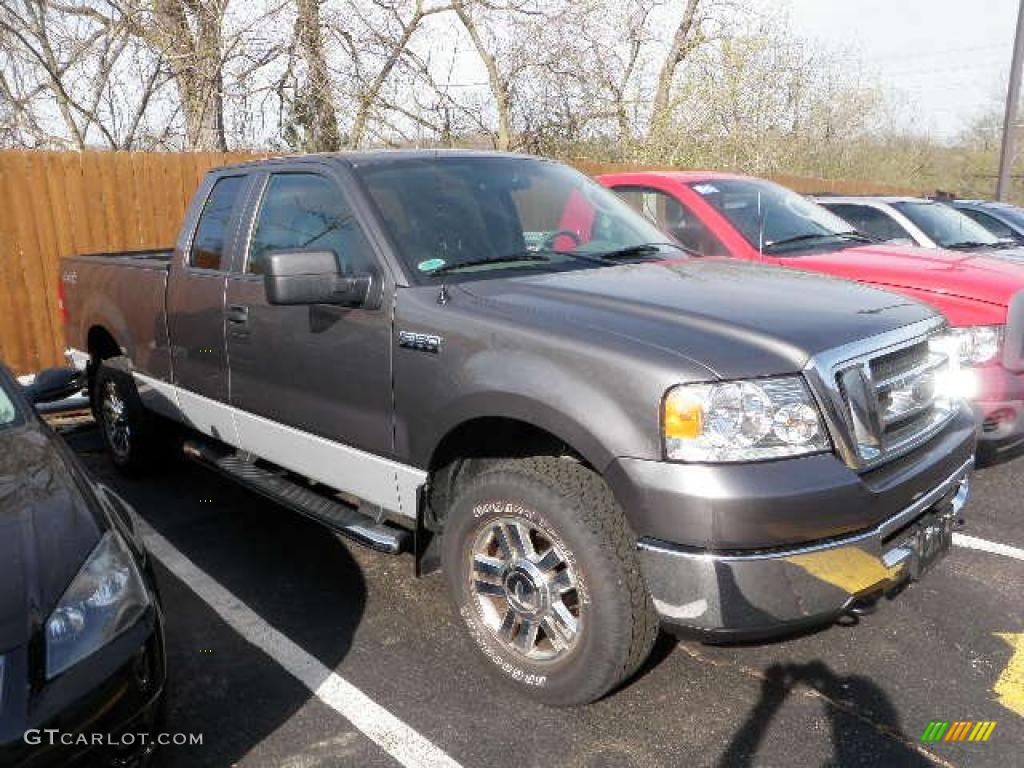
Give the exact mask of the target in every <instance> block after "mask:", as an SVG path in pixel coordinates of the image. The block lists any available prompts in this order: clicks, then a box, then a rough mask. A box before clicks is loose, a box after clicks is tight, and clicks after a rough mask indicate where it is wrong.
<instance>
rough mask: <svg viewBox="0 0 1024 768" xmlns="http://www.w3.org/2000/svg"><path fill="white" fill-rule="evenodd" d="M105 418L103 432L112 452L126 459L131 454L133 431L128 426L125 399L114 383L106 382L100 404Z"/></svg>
mask: <svg viewBox="0 0 1024 768" xmlns="http://www.w3.org/2000/svg"><path fill="white" fill-rule="evenodd" d="M100 413H101V415H102V418H103V431H104V432H105V433H106V436H107V443H108V444H109V445H110V450H111V451H113V452H114V455H115V456H117V458H119V459H125V458H127V457H128V455H129V454H130V453H131V446H132V429H131V426H130V425H129V424H128V412H127V407H126V406H125V402H124V398H123V397H121V393H120V392H119V391H118V389H117V384H116V383H115V382H113V381H108V382H106V385H105V386H104V387H103V400H102V401H101V404H100Z"/></svg>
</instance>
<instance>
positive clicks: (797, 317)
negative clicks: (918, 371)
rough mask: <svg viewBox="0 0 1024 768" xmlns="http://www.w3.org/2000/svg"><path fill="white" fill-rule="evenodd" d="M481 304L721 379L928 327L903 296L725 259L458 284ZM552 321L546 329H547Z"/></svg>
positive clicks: (926, 312)
mask: <svg viewBox="0 0 1024 768" xmlns="http://www.w3.org/2000/svg"><path fill="white" fill-rule="evenodd" d="M463 288H464V289H465V290H466V291H468V292H469V293H471V294H473V295H474V296H476V297H477V298H478V299H480V300H482V301H483V302H485V303H486V304H489V305H491V306H493V307H495V308H500V309H502V310H504V312H505V313H514V314H516V315H517V316H518V317H522V318H524V319H525V318H528V317H530V316H533V317H536V316H543V318H544V319H543V321H541V322H542V324H543V326H544V327H546V328H547V329H549V330H551V331H553V332H556V333H557V331H558V328H559V325H561V324H572V325H574V326H576V327H586V328H588V329H589V330H591V331H593V332H596V333H597V334H598V335H597V340H598V344H604V343H608V344H611V343H613V342H615V341H616V340H622V339H625V340H627V341H628V342H630V343H632V344H634V345H635V346H636V347H637V348H641V347H644V346H646V347H649V348H651V347H653V348H658V349H660V350H663V351H668V352H671V353H673V354H675V355H677V356H681V357H684V358H687V359H688V360H690V361H691V362H696V363H698V364H699V365H701V366H703V367H704V368H707V369H708V370H710V371H711V372H712V373H713V374H715V375H717V376H719V377H721V378H739V377H745V376H764V375H770V374H777V373H793V372H795V371H799V370H801V369H802V368H803V367H804V365H805V364H806V362H807V360H808V358H809V357H810V356H812V355H815V354H817V353H819V352H822V351H824V350H827V349H831V348H835V347H838V346H841V345H843V344H847V343H850V342H854V341H859V340H862V339H866V338H868V337H871V336H875V335H877V334H880V333H885V332H887V331H891V330H894V329H896V328H900V327H903V326H906V325H910V324H912V323H915V322H919V321H921V320H925V319H928V318H933V317H935V314H934V313H933V312H932V311H931V310H930V309H928V308H927V307H925V306H924V305H922V304H920V303H918V302H916V301H913V300H911V299H908V298H906V297H903V296H899V295H896V294H892V293H888V292H886V291H879V290H876V289H873V288H869V287H867V286H862V285H857V284H856V283H850V282H847V281H843V280H833V279H829V278H825V277H821V276H819V275H813V274H809V273H803V272H794V271H792V270H785V269H778V268H775V267H764V266H760V265H755V264H750V263H746V262H739V261H734V260H730V259H711V258H705V259H686V260H678V261H664V262H645V263H642V264H630V265H623V266H617V267H606V268H600V269H587V270H578V271H572V272H561V273H554V274H544V275H537V276H531V277H516V278H506V279H496V280H483V281H474V282H471V283H464V284H463ZM552 320H554V322H552Z"/></svg>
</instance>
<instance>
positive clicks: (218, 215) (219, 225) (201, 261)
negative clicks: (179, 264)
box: [188, 176, 245, 270]
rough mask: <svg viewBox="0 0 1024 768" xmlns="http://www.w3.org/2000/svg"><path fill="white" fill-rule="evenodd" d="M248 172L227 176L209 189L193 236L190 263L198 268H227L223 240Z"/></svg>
mask: <svg viewBox="0 0 1024 768" xmlns="http://www.w3.org/2000/svg"><path fill="white" fill-rule="evenodd" d="M244 182H245V176H225V177H223V178H221V179H218V180H217V182H216V183H215V184H214V185H213V189H211V190H210V194H209V195H208V196H207V197H206V202H205V203H204V204H203V211H202V213H200V214H199V225H198V226H197V227H196V233H195V236H194V237H193V238H192V248H191V250H190V251H189V254H188V264H189V266H190V267H195V268H196V269H216V270H219V269H222V268H224V244H225V240H226V233H227V231H228V224H229V223H230V221H231V216H232V214H233V213H234V210H235V205H236V204H237V203H238V197H239V195H240V194H241V192H242V187H243V185H244Z"/></svg>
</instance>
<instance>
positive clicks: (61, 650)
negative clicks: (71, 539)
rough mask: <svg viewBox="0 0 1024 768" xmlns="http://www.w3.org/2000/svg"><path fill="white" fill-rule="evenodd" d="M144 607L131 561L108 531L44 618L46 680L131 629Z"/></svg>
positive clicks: (146, 603) (145, 595)
mask: <svg viewBox="0 0 1024 768" xmlns="http://www.w3.org/2000/svg"><path fill="white" fill-rule="evenodd" d="M148 606H149V594H148V593H147V592H146V587H145V585H144V583H143V581H142V575H141V574H140V573H139V569H138V567H137V566H136V564H135V559H134V558H133V557H132V553H131V552H130V551H129V549H128V546H127V545H126V544H125V543H124V540H123V539H122V538H121V536H120V534H118V533H117V532H116V531H108V532H107V533H106V534H104V536H103V538H102V539H100V542H99V544H97V545H96V548H95V549H93V551H92V553H91V554H90V555H89V557H88V559H87V560H86V561H85V564H84V565H83V566H82V568H81V569H80V570H79V571H78V574H77V575H76V576H75V578H74V579H73V580H72V582H71V585H70V586H69V587H68V588H67V590H66V591H65V592H64V595H63V597H61V599H60V602H59V603H58V604H57V607H56V608H54V610H53V613H51V614H50V618H49V619H47V620H46V676H47V678H52V677H55V676H56V675H59V674H60V673H61V672H63V671H64V670H65V669H67V668H68V667H70V666H71V665H73V664H75V663H77V662H79V661H81V660H82V659H84V658H85V657H86V656H88V655H90V654H92V653H94V652H96V651H97V650H99V649H100V648H102V647H103V646H104V645H106V644H107V643H109V642H110V641H111V640H112V639H114V638H115V637H116V636H117V635H119V634H120V633H121V632H123V631H124V630H126V629H128V628H129V627H131V626H132V625H133V624H134V623H135V622H136V621H138V619H139V617H140V616H141V615H142V614H143V612H144V611H145V610H146V608H147V607H148Z"/></svg>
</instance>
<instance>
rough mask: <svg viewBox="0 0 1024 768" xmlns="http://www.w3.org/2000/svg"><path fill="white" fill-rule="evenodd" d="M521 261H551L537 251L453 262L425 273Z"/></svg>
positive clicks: (435, 273) (431, 273)
mask: <svg viewBox="0 0 1024 768" xmlns="http://www.w3.org/2000/svg"><path fill="white" fill-rule="evenodd" d="M521 261H544V262H546V261H551V257H550V256H545V255H544V254H543V253H539V252H537V251H524V252H523V253H510V254H507V255H505V256H487V257H485V258H482V259H471V260H469V261H459V262H453V263H452V264H444V265H442V266H440V267H438V268H437V269H432V270H430V271H429V272H427V274H428V275H440V274H443V273H445V272H455V271H456V270H459V269H463V268H465V267H479V266H483V265H484V264H516V263H518V262H521Z"/></svg>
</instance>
